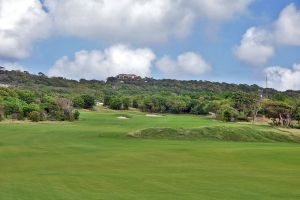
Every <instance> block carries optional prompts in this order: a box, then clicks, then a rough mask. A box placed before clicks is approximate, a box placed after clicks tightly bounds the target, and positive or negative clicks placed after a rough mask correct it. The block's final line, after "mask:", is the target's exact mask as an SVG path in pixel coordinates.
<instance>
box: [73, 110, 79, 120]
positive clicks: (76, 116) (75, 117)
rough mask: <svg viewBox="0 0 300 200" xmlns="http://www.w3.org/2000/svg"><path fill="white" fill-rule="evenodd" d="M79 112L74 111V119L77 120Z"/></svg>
mask: <svg viewBox="0 0 300 200" xmlns="http://www.w3.org/2000/svg"><path fill="white" fill-rule="evenodd" d="M79 116H80V112H79V111H78V110H75V111H74V119H75V120H79Z"/></svg>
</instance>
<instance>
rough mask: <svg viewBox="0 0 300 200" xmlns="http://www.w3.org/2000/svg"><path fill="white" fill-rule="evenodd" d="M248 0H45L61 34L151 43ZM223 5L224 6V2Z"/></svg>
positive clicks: (224, 16) (242, 7) (226, 15)
mask: <svg viewBox="0 0 300 200" xmlns="http://www.w3.org/2000/svg"><path fill="white" fill-rule="evenodd" d="M251 2H252V0H239V1H232V0H189V1H186V0H147V1H145V0H122V1H119V0H101V1H95V0H93V1H86V0H68V1H61V0H45V6H47V8H48V9H49V13H50V15H51V17H52V18H53V20H54V24H55V29H56V30H57V31H59V32H61V33H62V34H70V35H74V36H78V37H82V38H93V39H100V40H102V39H105V40H108V41H110V42H131V43H133V42H134V43H147V44H149V43H153V42H154V43H155V42H163V41H166V40H168V39H169V38H172V37H185V36H187V35H188V34H189V33H190V31H191V29H192V26H193V24H194V23H195V21H197V20H204V19H205V20H212V21H214V22H223V21H226V20H229V19H231V18H233V17H234V16H236V15H239V14H242V13H244V12H245V11H246V10H247V7H248V6H249V4H250V3H251ZM224 5H226V6H224Z"/></svg>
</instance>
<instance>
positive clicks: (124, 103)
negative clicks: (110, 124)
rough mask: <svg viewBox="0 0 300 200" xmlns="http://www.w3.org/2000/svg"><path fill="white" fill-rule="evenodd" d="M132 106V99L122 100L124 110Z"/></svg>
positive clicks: (124, 98)
mask: <svg viewBox="0 0 300 200" xmlns="http://www.w3.org/2000/svg"><path fill="white" fill-rule="evenodd" d="M130 104H131V101H130V98H129V97H123V98H122V106H123V110H128V109H129V106H130Z"/></svg>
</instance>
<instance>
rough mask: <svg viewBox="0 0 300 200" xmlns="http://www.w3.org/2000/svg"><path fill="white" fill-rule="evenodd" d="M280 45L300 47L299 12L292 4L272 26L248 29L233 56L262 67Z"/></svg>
mask: <svg viewBox="0 0 300 200" xmlns="http://www.w3.org/2000/svg"><path fill="white" fill-rule="evenodd" d="M281 45H289V46H300V10H297V9H296V7H295V5H294V4H290V5H288V6H287V7H285V8H284V9H283V10H282V11H281V13H280V15H279V18H278V19H277V20H276V21H275V22H274V23H273V24H271V25H269V26H266V27H252V28H249V29H248V30H247V31H246V33H245V34H244V35H243V38H242V40H241V43H240V45H239V46H237V47H235V48H234V54H235V56H236V57H237V58H238V59H239V60H241V61H244V62H246V63H249V64H252V65H263V64H265V63H266V62H267V61H268V59H269V58H271V57H272V56H273V55H274V51H275V49H276V47H278V46H281Z"/></svg>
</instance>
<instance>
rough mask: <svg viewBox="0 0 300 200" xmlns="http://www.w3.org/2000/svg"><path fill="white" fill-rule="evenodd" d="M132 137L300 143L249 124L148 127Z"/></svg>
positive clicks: (298, 140)
mask: <svg viewBox="0 0 300 200" xmlns="http://www.w3.org/2000/svg"><path fill="white" fill-rule="evenodd" d="M128 135H129V136H132V137H141V138H155V139H199V140H216V141H235V142H237V141H238V142H293V143H300V136H299V135H296V134H292V133H289V134H286V133H284V132H282V131H279V130H275V129H274V130H270V129H267V130H261V129H258V128H257V127H248V126H240V127H238V126H236V127H230V126H212V127H203V128H197V129H182V128H180V129H175V128H148V129H143V130H140V131H135V132H132V133H129V134H128Z"/></svg>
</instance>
